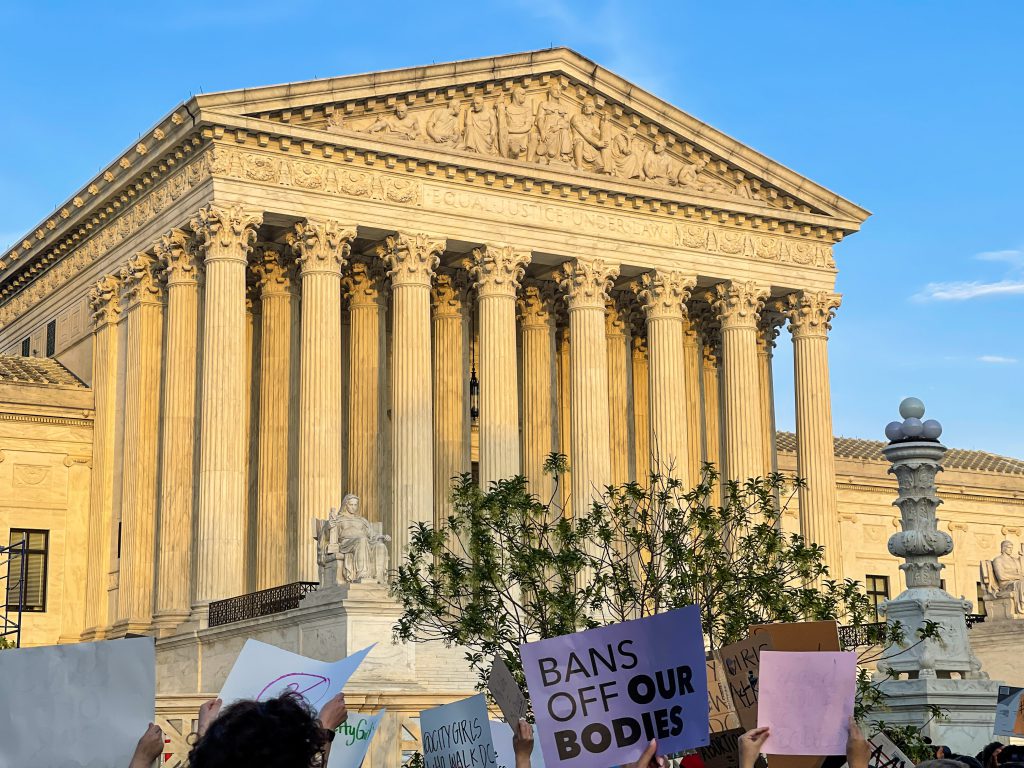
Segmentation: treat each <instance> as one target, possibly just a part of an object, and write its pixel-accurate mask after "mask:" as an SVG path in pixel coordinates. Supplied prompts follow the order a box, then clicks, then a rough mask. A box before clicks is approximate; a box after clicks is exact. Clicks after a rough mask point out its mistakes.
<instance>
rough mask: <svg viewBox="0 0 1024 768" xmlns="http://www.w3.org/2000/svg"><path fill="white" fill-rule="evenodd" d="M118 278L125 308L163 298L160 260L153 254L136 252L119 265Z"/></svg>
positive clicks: (156, 301)
mask: <svg viewBox="0 0 1024 768" xmlns="http://www.w3.org/2000/svg"><path fill="white" fill-rule="evenodd" d="M120 278H121V298H122V300H123V301H124V305H125V306H124V308H125V310H129V309H132V308H133V307H135V306H137V305H138V304H158V303H160V300H161V299H162V298H163V294H164V287H163V284H162V282H161V280H160V278H161V269H160V262H159V261H158V260H157V258H156V257H155V256H151V255H150V254H148V253H136V254H135V255H134V256H132V257H131V258H130V259H128V263H127V264H125V265H124V266H123V267H121V272H120Z"/></svg>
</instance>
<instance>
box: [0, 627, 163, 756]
mask: <svg viewBox="0 0 1024 768" xmlns="http://www.w3.org/2000/svg"><path fill="white" fill-rule="evenodd" d="M155 700H156V655H155V651H154V642H153V638H151V637H146V638H138V639H131V640H106V641H103V642H98V643H74V644H68V645H51V646H41V647H38V648H9V649H7V650H4V651H0V713H2V714H0V766H60V767H61V768H101V767H102V768H107V766H111V765H128V762H129V761H130V760H131V758H132V754H133V753H134V752H135V744H136V743H137V742H138V740H139V737H140V736H142V734H143V733H144V732H145V730H146V727H147V726H148V725H149V723H150V722H152V721H153V720H155V719H156V718H155V717H154V714H153V707H154V702H155Z"/></svg>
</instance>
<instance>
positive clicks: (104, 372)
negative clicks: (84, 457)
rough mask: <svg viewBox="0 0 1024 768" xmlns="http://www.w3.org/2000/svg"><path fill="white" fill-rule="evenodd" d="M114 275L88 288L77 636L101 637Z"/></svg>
mask: <svg viewBox="0 0 1024 768" xmlns="http://www.w3.org/2000/svg"><path fill="white" fill-rule="evenodd" d="M120 289H121V281H120V278H118V277H115V276H114V275H107V276H105V277H103V278H101V279H100V280H99V282H97V283H96V285H94V286H93V287H92V289H91V290H90V291H89V307H90V309H91V310H92V320H93V332H92V333H93V336H92V391H93V397H94V408H95V415H94V417H93V427H92V475H91V477H90V489H89V539H88V543H87V557H88V565H87V570H86V585H85V627H86V629H85V633H84V634H83V635H82V639H83V640H98V639H100V638H102V637H103V636H104V631H105V628H106V626H107V624H108V623H109V622H108V618H107V613H108V608H107V605H108V601H107V569H108V568H109V567H110V540H111V537H110V532H111V526H112V525H113V522H112V515H113V508H114V425H115V421H116V417H117V410H118V409H117V369H118V354H119V349H118V348H119V346H120V345H119V344H118V334H117V320H118V316H119V315H120V314H121V307H120V301H119V299H118V294H119V292H120Z"/></svg>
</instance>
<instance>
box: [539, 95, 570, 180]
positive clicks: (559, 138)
mask: <svg viewBox="0 0 1024 768" xmlns="http://www.w3.org/2000/svg"><path fill="white" fill-rule="evenodd" d="M571 120H572V107H571V106H570V105H569V102H568V101H566V100H565V99H563V98H562V88H561V86H559V85H554V86H552V87H551V89H550V90H548V96H547V98H546V99H544V101H542V102H541V103H540V104H538V105H537V135H538V144H537V160H538V161H540V162H544V163H551V162H562V163H568V162H570V161H571V160H572V127H571V126H570V122H571Z"/></svg>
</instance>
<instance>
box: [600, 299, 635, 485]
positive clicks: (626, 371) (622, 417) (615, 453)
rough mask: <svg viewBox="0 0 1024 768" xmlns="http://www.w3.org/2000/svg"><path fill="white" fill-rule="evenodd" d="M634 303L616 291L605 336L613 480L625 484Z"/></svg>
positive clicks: (629, 474) (629, 462)
mask: <svg viewBox="0 0 1024 768" xmlns="http://www.w3.org/2000/svg"><path fill="white" fill-rule="evenodd" d="M629 312H630V307H629V304H628V303H627V301H626V297H625V296H624V295H623V294H622V293H618V292H617V293H615V294H613V295H612V298H610V299H609V300H608V304H607V306H606V307H605V315H604V319H605V339H606V341H607V344H608V419H609V422H608V440H609V443H610V446H611V482H612V483H613V484H614V485H617V486H618V485H623V484H624V483H628V482H629V481H631V480H633V479H634V475H633V434H632V427H633V413H632V400H633V399H632V397H630V391H629V389H630V384H631V381H630V379H631V378H632V377H631V376H630V348H631V343H630V337H629Z"/></svg>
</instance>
